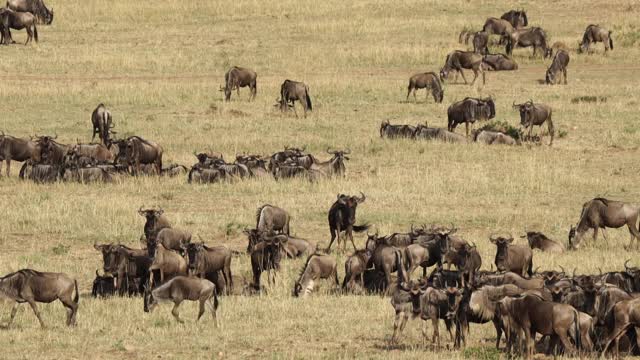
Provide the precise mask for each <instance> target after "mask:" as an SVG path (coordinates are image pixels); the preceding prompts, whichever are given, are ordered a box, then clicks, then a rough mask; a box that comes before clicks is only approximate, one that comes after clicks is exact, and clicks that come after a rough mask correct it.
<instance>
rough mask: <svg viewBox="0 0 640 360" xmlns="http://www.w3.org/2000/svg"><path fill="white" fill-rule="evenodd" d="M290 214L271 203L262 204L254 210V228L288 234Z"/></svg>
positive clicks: (260, 230)
mask: <svg viewBox="0 0 640 360" xmlns="http://www.w3.org/2000/svg"><path fill="white" fill-rule="evenodd" d="M290 220H291V216H289V213H287V211H286V210H284V209H282V208H279V207H277V206H273V205H269V204H266V205H262V206H261V207H259V208H258V211H256V229H257V230H258V231H259V232H267V233H272V232H280V233H283V234H287V235H289V234H290V232H289V221H290Z"/></svg>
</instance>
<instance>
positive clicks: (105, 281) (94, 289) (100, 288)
mask: <svg viewBox="0 0 640 360" xmlns="http://www.w3.org/2000/svg"><path fill="white" fill-rule="evenodd" d="M115 294H116V279H115V278H114V277H113V275H109V276H100V274H99V273H98V270H96V278H95V279H94V280H93V285H92V286H91V296H92V297H108V296H112V295H115Z"/></svg>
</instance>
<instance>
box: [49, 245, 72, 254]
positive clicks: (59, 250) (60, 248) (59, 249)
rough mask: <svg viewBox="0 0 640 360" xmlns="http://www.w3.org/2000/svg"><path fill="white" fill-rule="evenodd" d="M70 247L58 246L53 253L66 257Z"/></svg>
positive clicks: (53, 249)
mask: <svg viewBox="0 0 640 360" xmlns="http://www.w3.org/2000/svg"><path fill="white" fill-rule="evenodd" d="M69 249H70V246H67V245H64V244H58V245H56V246H54V247H53V248H52V249H51V251H53V253H54V254H55V255H65V254H67V253H68V252H69Z"/></svg>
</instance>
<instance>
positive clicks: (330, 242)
mask: <svg viewBox="0 0 640 360" xmlns="http://www.w3.org/2000/svg"><path fill="white" fill-rule="evenodd" d="M330 230H331V241H329V246H327V249H326V252H327V253H329V252H330V251H331V245H332V244H333V241H334V240H335V239H336V236H338V245H336V246H339V245H340V228H338V229H337V233H336V229H333V228H331V229H330Z"/></svg>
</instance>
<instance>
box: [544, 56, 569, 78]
mask: <svg viewBox="0 0 640 360" xmlns="http://www.w3.org/2000/svg"><path fill="white" fill-rule="evenodd" d="M567 66H569V53H568V52H566V51H565V50H558V52H556V56H554V57H553V61H552V62H551V65H550V66H549V68H548V69H547V73H546V74H545V77H544V82H545V83H546V84H548V85H553V84H556V79H557V80H558V81H559V80H560V76H559V73H562V75H563V76H564V84H565V85H567Z"/></svg>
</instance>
